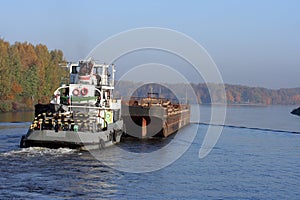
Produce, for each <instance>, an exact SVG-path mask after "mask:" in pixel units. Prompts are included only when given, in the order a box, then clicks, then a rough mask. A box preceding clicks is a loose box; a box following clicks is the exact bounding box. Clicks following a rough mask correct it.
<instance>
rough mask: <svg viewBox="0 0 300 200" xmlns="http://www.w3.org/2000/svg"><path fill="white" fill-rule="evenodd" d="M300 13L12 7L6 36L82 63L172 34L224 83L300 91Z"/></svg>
mask: <svg viewBox="0 0 300 200" xmlns="http://www.w3.org/2000/svg"><path fill="white" fill-rule="evenodd" d="M299 9H300V1H296V0H295V1H291V0H286V1H284V0H282V1H276V0H272V1H271V0H260V1H259V0H251V1H250V0H248V1H247V0H245V1H237V0H236V1H233V0H226V1H225V0H224V1H221V0H219V1H216V0H211V1H196V0H195V1H175V0H173V1H158V0H156V1H155V0H152V1H114V0H112V1H101V0H99V1H97V0H90V1H89V0H87V1H76V0H60V1H54V0H44V1H39V0H27V1H21V0H19V1H17V0H6V1H1V12H0V19H1V22H0V24H1V26H0V36H1V37H2V38H3V39H5V40H7V41H9V42H11V43H14V42H15V41H21V42H23V41H28V42H30V43H33V44H38V43H43V44H46V45H47V46H48V48H50V49H61V50H63V52H64V54H65V58H66V59H67V60H70V61H77V60H78V59H81V58H84V57H85V56H86V55H87V54H88V53H89V52H90V50H92V49H93V48H94V47H95V46H96V45H97V44H98V43H99V42H101V41H103V40H105V39H106V38H108V37H110V36H112V35H114V34H117V33H119V32H122V31H125V30H128V29H133V28H139V27H149V26H151V27H163V28H170V29H174V30H177V31H179V32H182V33H184V34H186V35H188V36H190V37H192V38H193V39H195V40H196V41H197V42H198V43H200V44H201V45H202V46H203V47H204V48H205V49H206V50H207V51H208V53H209V54H210V55H211V57H212V58H213V60H214V61H215V63H216V64H217V66H218V68H219V70H220V72H221V74H222V76H223V79H224V81H225V82H226V83H231V84H243V85H250V86H261V87H268V88H286V87H300V79H299V75H300V12H299ZM191 79H193V78H191ZM191 81H192V82H197V80H191Z"/></svg>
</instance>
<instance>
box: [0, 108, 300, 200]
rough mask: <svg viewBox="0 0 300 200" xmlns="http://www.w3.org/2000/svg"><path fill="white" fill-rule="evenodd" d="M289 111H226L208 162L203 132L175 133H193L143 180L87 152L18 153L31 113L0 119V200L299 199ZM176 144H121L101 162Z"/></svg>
mask: <svg viewBox="0 0 300 200" xmlns="http://www.w3.org/2000/svg"><path fill="white" fill-rule="evenodd" d="M293 108H294V107H293V106H268V107H254V106H234V107H228V110H227V119H226V123H225V124H228V125H231V126H225V127H224V129H223V132H222V135H221V136H220V138H219V140H218V142H217V144H216V145H215V146H214V148H213V150H212V151H211V152H210V153H209V154H208V155H207V156H206V157H205V158H203V159H199V157H198V153H199V149H200V147H201V144H202V142H203V138H204V136H205V134H206V130H207V128H208V125H205V124H196V123H195V124H190V125H189V126H187V127H185V128H184V129H183V130H182V132H180V133H178V134H186V135H188V134H192V131H193V130H195V127H196V128H197V129H196V130H197V135H196V136H195V138H194V140H193V141H192V143H191V145H190V146H189V148H188V149H187V151H185V153H183V155H182V156H180V157H179V158H178V159H176V160H175V161H174V162H173V163H172V164H170V165H168V166H166V167H164V168H162V169H160V170H156V171H152V172H147V173H128V172H124V171H119V170H116V169H114V168H112V167H109V166H107V165H106V164H105V163H103V162H100V161H98V160H97V159H95V158H94V156H93V154H92V153H90V152H79V151H75V150H70V149H56V150H52V149H46V148H27V149H20V148H19V147H18V145H19V141H20V138H21V136H22V135H23V134H25V133H26V131H27V129H28V127H29V125H30V122H29V121H30V120H31V118H32V115H31V113H14V114H1V115H0V121H2V122H0V173H1V176H0V183H1V184H0V199H299V197H300V184H299V183H300V134H295V133H292V132H300V117H297V116H292V115H290V114H289V112H290V111H291V110H292V109H293ZM200 112H201V122H204V123H208V122H209V120H208V118H209V106H200ZM11 121H13V122H16V121H17V122H18V123H11ZM233 126H241V127H242V128H241V127H233ZM245 127H250V128H258V129H248V128H245ZM266 129H269V130H266ZM272 130H274V131H272ZM278 130H280V131H278ZM173 139H174V138H167V139H161V140H154V141H153V140H149V141H139V140H125V141H123V142H122V143H120V144H119V145H117V146H113V147H111V148H107V149H105V150H104V152H103V153H102V154H101V155H102V157H103V158H105V160H110V159H113V157H110V156H111V152H114V151H116V150H117V149H118V148H121V149H123V150H125V151H131V152H136V153H137V152H143V153H151V152H152V151H155V150H157V149H159V148H162V147H163V146H165V145H166V144H168V143H170V142H171V141H172V140H173ZM175 151H176V150H175ZM175 151H174V153H175ZM121 156H122V155H121ZM124 156H125V155H124ZM153 162H157V163H159V162H160V160H153ZM131 164H132V163H130V162H127V165H128V168H130V167H132V166H131ZM133 164H135V165H139V166H140V167H143V165H144V164H145V162H143V161H142V160H141V161H140V162H138V163H133ZM145 167H146V166H145Z"/></svg>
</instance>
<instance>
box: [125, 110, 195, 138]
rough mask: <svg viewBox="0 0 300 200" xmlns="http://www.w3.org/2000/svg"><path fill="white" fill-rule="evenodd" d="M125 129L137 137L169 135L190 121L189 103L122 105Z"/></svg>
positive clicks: (127, 132) (127, 133) (128, 133)
mask: <svg viewBox="0 0 300 200" xmlns="http://www.w3.org/2000/svg"><path fill="white" fill-rule="evenodd" d="M122 118H123V120H124V128H123V131H124V132H125V134H126V135H129V136H133V137H137V138H150V137H168V136H169V135H171V134H173V133H176V132H177V131H178V130H179V129H180V128H182V127H184V126H186V125H188V124H189V123H190V106H189V105H182V104H178V105H172V106H163V105H162V104H156V105H148V106H140V105H125V104H123V105H122Z"/></svg>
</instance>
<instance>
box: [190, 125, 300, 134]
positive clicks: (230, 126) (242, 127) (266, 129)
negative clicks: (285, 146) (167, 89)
mask: <svg viewBox="0 0 300 200" xmlns="http://www.w3.org/2000/svg"><path fill="white" fill-rule="evenodd" d="M191 124H200V125H208V126H223V127H228V128H241V129H250V130H260V131H270V132H279V133H291V134H300V132H299V131H289V130H279V129H272V128H260V127H248V126H238V125H229V124H210V123H202V122H191Z"/></svg>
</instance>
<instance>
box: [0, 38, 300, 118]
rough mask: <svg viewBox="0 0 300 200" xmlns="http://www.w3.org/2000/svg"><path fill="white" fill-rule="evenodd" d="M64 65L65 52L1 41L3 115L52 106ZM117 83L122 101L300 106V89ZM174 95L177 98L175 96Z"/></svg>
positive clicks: (1, 109) (117, 89)
mask: <svg viewBox="0 0 300 200" xmlns="http://www.w3.org/2000/svg"><path fill="white" fill-rule="evenodd" d="M61 63H65V61H64V58H63V52H62V51H61V50H49V49H48V48H47V46H46V45H43V44H37V45H33V44H30V43H28V42H24V43H20V42H15V43H14V44H10V43H9V42H7V41H4V40H3V39H0V112H9V111H19V110H32V109H33V105H34V104H36V103H37V102H38V101H40V102H42V103H49V101H50V98H51V96H52V95H53V92H54V91H55V89H56V88H57V87H59V86H60V84H61V82H62V79H63V78H65V77H66V76H68V74H67V72H66V71H65V70H64V69H63V68H61V67H60V66H59V64H61ZM116 83H117V84H116V90H115V96H118V97H126V96H127V97H128V96H130V95H131V94H134V95H139V96H145V95H146V94H147V92H149V91H151V90H152V91H153V92H158V93H162V94H160V95H161V96H162V97H165V98H170V99H174V98H176V99H177V100H179V101H181V102H183V101H184V100H186V99H189V102H190V103H200V104H209V103H211V102H212V101H211V99H214V102H227V103H228V104H261V105H275V104H298V105H299V104H300V88H288V89H277V90H274V89H267V88H262V87H248V86H241V85H229V84H225V91H226V96H224V95H222V92H221V91H222V87H223V86H222V85H218V84H212V83H209V84H204V83H199V84H195V83H191V84H179V83H178V84H163V85H164V87H161V86H160V85H159V84H153V85H151V84H147V85H146V86H145V87H144V88H142V89H140V90H139V91H138V92H135V91H134V88H137V86H138V85H143V84H142V83H134V82H131V81H121V82H116ZM168 88H170V90H169V89H168ZM208 88H210V89H211V93H210V92H209V90H208ZM172 91H173V92H175V93H176V94H171V92H172ZM134 92H135V93H134Z"/></svg>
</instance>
